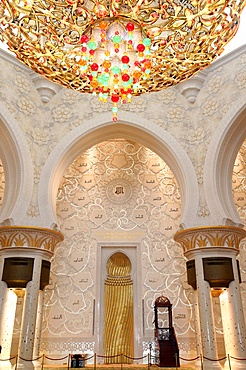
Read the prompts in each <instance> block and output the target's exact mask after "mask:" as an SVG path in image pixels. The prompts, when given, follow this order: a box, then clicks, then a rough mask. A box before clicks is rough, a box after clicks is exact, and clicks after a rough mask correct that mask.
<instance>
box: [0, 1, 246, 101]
mask: <svg viewBox="0 0 246 370" xmlns="http://www.w3.org/2000/svg"><path fill="white" fill-rule="evenodd" d="M244 6H245V0H112V1H110V0H102V1H101V0H100V1H99V0H1V4H0V20H1V23H0V40H1V41H3V42H5V43H6V44H7V46H8V48H9V50H10V51H11V52H13V53H15V55H16V57H17V58H18V59H19V60H21V61H22V62H24V63H25V64H26V65H27V66H28V67H30V68H31V69H32V70H34V71H35V72H37V73H39V74H41V75H43V76H44V77H46V78H48V79H50V80H52V81H53V82H56V83H59V84H61V85H63V86H65V87H67V88H70V89H74V90H77V91H80V92H83V93H97V94H98V93H99V95H100V91H104V90H105V86H104V87H102V86H103V85H102V83H101V82H100V81H99V83H98V82H95V78H98V75H100V74H101V73H103V72H100V68H99V67H100V63H103V61H102V60H101V62H100V63H99V62H98V61H97V60H96V63H97V65H98V67H95V65H94V67H93V68H94V69H96V68H99V69H98V70H94V74H93V73H92V72H93V68H91V66H92V64H95V58H98V56H95V53H96V51H97V50H99V51H100V50H101V51H102V50H103V49H105V50H108V48H110V47H111V49H112V48H113V49H114V51H115V50H116V52H119V51H120V53H121V55H128V54H131V53H132V52H133V51H134V50H135V49H136V48H137V49H138V46H136V45H135V46H134V39H135V37H137V39H138V41H137V44H138V45H139V43H140V44H145V45H147V44H148V47H147V48H146V47H145V52H144V53H143V52H142V53H141V52H140V53H139V55H140V61H139V56H138V55H137V53H138V51H137V50H135V54H136V55H135V57H134V58H133V59H134V62H133V65H128V64H127V63H126V64H125V65H124V67H123V70H122V69H121V70H119V72H118V73H117V74H116V76H115V73H114V72H112V71H111V70H110V69H106V72H110V73H111V74H113V76H114V82H113V84H115V85H116V90H115V86H114V87H113V88H112V86H111V87H109V88H108V92H107V94H106V95H109V96H111V98H112V95H115V94H119V95H120V98H121V99H122V101H123V102H126V99H125V97H126V96H127V97H128V101H130V98H131V95H140V94H143V93H146V92H152V91H160V90H162V89H165V88H166V87H169V86H171V85H175V84H177V83H179V82H181V81H183V80H186V79H188V78H190V77H192V76H193V75H194V74H195V73H197V72H198V71H199V70H201V69H203V68H205V67H207V66H208V65H209V64H210V63H211V62H212V61H213V60H214V59H215V58H216V57H217V56H219V55H220V54H221V53H222V52H223V50H224V46H225V45H226V44H227V43H228V42H229V41H230V40H231V38H232V37H233V36H234V35H235V33H236V31H237V29H238V26H239V17H240V14H241V12H242V10H243V8H244ZM102 23H104V26H102ZM115 24H116V25H117V27H116V28H117V29H119V28H120V29H121V30H120V32H121V33H120V35H121V38H120V40H118V41H119V43H116V42H114V41H113V36H112V35H111V36H110V35H109V33H110V32H108V30H109V29H111V28H112V25H115ZM129 24H131V25H133V26H131V27H133V28H134V32H131V31H132V30H133V28H131V27H129V26H128V25H129ZM128 28H129V29H130V31H129V32H128V35H126V34H127V29H128ZM104 31H105V32H106V33H104ZM100 32H102V33H101V36H100V35H99V33H100ZM115 34H116V35H118V34H119V32H118V31H116V33H115ZM95 35H96V36H95ZM98 35H99V36H98ZM122 35H123V36H122ZM105 36H106V41H105ZM95 37H98V40H97V41H95ZM100 37H101V38H100ZM88 40H89V41H88ZM91 40H92V41H93V42H94V41H95V45H94V47H92V46H91V48H92V49H90V45H89V44H88V42H90V41H91ZM129 40H132V41H129ZM142 40H150V41H149V42H148V41H145V42H144V41H142ZM110 43H111V46H110V45H109V44H110ZM129 43H130V44H131V45H130V44H129ZM115 45H116V47H115ZM88 47H89V49H88ZM117 47H118V48H119V49H118V51H117ZM86 49H87V53H88V50H89V54H88V55H87V54H86V53H85V50H86ZM140 49H141V48H140ZM91 50H92V52H91ZM105 50H104V52H105ZM146 50H147V52H146ZM140 51H142V49H141V50H140ZM106 55H107V54H106ZM100 58H101V57H100ZM100 58H99V59H100ZM106 59H108V60H109V61H110V63H106V64H109V67H110V66H111V67H112V60H113V59H114V58H113V57H112V54H111V56H110V57H108V58H106ZM118 59H119V60H118V62H117V63H118V65H119V62H120V58H118ZM84 61H85V62H84ZM146 61H147V67H143V66H144V65H146ZM83 63H84V64H83ZM85 64H86V67H83V65H85ZM81 66H82V67H81ZM81 68H84V72H83V73H81V70H82V69H81ZM124 68H125V70H124ZM136 69H137V70H138V72H139V73H138V76H137V77H138V78H137V84H136V83H135V84H134V81H133V80H134V77H132V75H133V73H134V71H135V70H136ZM95 73H96V74H95ZM126 73H127V74H129V76H130V82H131V84H130V82H128V83H126V81H125V82H124V83H123V85H122V86H119V83H118V82H117V81H118V80H117V78H120V77H121V76H122V75H123V74H124V75H125V74H126ZM93 76H94V77H93ZM119 76H120V77H119ZM115 77H117V78H116V82H115ZM125 78H128V77H126V76H125ZM92 80H93V81H94V86H96V85H97V86H98V84H99V87H100V89H101V90H100V89H99V91H98V89H97V88H96V87H95V88H93V87H92V85H93V84H92V83H91V81H92ZM120 80H121V79H120ZM135 82H136V78H135ZM117 89H118V90H117ZM122 89H123V91H122ZM109 90H110V91H109ZM105 91H106V90H105ZM115 91H116V93H115ZM122 95H123V97H122ZM101 100H105V99H104V98H102V99H101ZM111 100H112V101H113V103H117V102H115V101H114V99H111ZM115 100H117V99H115ZM105 101H106V100H105Z"/></svg>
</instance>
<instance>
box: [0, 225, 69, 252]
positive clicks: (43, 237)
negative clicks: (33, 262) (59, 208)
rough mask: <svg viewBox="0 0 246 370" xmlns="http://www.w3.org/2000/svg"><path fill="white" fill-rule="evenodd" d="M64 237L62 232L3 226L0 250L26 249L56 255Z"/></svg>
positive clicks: (0, 236)
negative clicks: (57, 247) (55, 252)
mask: <svg viewBox="0 0 246 370" xmlns="http://www.w3.org/2000/svg"><path fill="white" fill-rule="evenodd" d="M63 239H64V236H63V235H62V233H61V232H60V231H57V230H52V229H48V228H42V227H32V226H1V227H0V249H3V248H11V247H13V248H15V247H26V248H35V249H42V250H46V251H49V252H52V253H54V250H55V247H56V245H57V244H58V243H60V242H62V241H63Z"/></svg>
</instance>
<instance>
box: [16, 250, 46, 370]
mask: <svg viewBox="0 0 246 370" xmlns="http://www.w3.org/2000/svg"><path fill="white" fill-rule="evenodd" d="M41 267H42V257H41V256H37V255H36V256H35V260H34V266H33V275H32V280H31V281H29V282H28V283H27V286H26V294H25V301H24V308H23V315H22V325H21V332H20V345H19V358H18V363H17V368H18V370H19V369H25V370H28V369H35V365H34V364H33V361H32V360H33V349H34V342H35V329H36V318H37V310H38V300H39V286H40V274H41Z"/></svg>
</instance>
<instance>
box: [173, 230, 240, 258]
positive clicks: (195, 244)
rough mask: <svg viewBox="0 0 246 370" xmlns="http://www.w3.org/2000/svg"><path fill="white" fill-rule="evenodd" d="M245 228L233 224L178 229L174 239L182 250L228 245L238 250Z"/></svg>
mask: <svg viewBox="0 0 246 370" xmlns="http://www.w3.org/2000/svg"><path fill="white" fill-rule="evenodd" d="M245 237H246V230H244V229H242V228H239V227H235V226H203V227H194V228H190V229H185V230H181V231H178V232H177V233H176V234H175V235H174V240H175V241H176V242H178V243H179V244H181V246H182V247H183V250H184V252H186V251H188V250H192V249H199V248H209V247H228V248H233V249H236V250H238V249H239V244H240V241H241V240H242V239H244V238H245Z"/></svg>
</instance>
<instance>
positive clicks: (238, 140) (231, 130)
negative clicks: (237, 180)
mask: <svg viewBox="0 0 246 370" xmlns="http://www.w3.org/2000/svg"><path fill="white" fill-rule="evenodd" d="M245 138H246V102H245V99H241V100H240V101H237V103H236V104H235V105H234V106H233V108H232V109H231V110H230V111H229V112H228V113H227V114H226V116H225V117H224V119H223V120H222V121H221V123H220V125H219V126H218V127H217V129H216V130H215V132H214V135H213V137H212V140H211V142H210V145H209V147H208V152H207V156H206V160H205V166H204V192H205V197H206V201H207V204H208V207H209V210H210V214H211V217H212V218H211V221H212V222H213V223H214V224H217V225H223V224H236V225H241V220H240V217H239V215H238V213H237V210H236V207H235V203H234V199H233V193H232V172H233V166H234V163H235V160H236V157H237V154H238V152H239V150H240V147H241V145H242V143H243V141H244V140H245Z"/></svg>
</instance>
